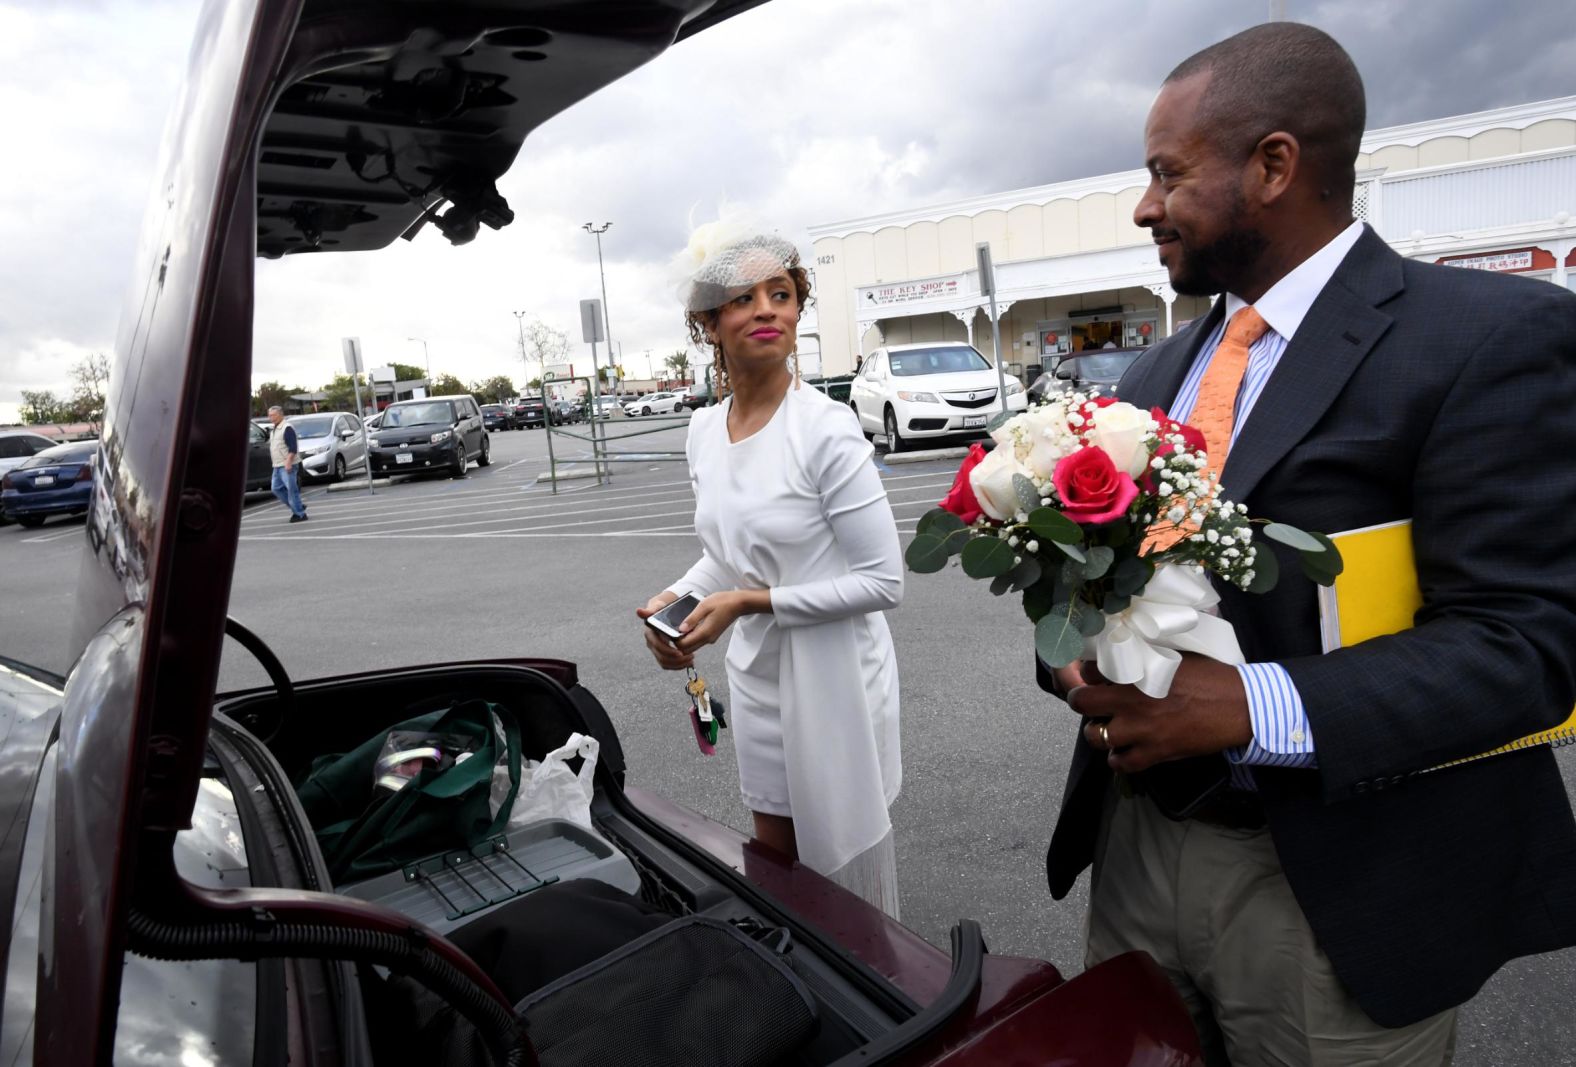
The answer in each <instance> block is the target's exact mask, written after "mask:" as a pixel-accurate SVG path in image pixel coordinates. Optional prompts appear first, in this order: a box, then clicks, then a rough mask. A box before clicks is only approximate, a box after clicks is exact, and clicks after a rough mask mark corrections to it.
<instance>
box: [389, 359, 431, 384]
mask: <svg viewBox="0 0 1576 1067" xmlns="http://www.w3.org/2000/svg"><path fill="white" fill-rule="evenodd" d="M389 366H390V367H393V368H394V377H395V378H397V379H399V380H400V381H402V382H413V381H415V380H416V379H417V378H426V377H427V371H426V369H425V368H423V367H418V366H416V365H415V364H414V363H390V364H389Z"/></svg>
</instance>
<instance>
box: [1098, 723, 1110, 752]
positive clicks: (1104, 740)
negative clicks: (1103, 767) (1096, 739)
mask: <svg viewBox="0 0 1576 1067" xmlns="http://www.w3.org/2000/svg"><path fill="white" fill-rule="evenodd" d="M1100 743H1101V744H1102V745H1104V746H1105V750H1106V751H1107V752H1109V751H1110V750H1111V734H1110V733H1109V732H1108V731H1107V730H1106V728H1105V723H1101V724H1100Z"/></svg>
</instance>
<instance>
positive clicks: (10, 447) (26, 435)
mask: <svg viewBox="0 0 1576 1067" xmlns="http://www.w3.org/2000/svg"><path fill="white" fill-rule="evenodd" d="M59 443H60V442H58V441H52V440H50V439H49V438H47V437H45V436H44V435H43V434H40V433H34V432H33V431H32V430H14V429H13V430H0V475H3V474H4V473H5V472H6V471H9V470H15V469H16V468H17V467H20V466H21V465H22V464H23V463H25V462H26V461H27V460H29V459H31V458H32V457H34V456H36V455H38V453H40V452H42V451H43V450H44V449H46V448H54V447H55V446H56V445H57V444H59ZM10 521H11V520H10V519H8V518H6V517H5V512H4V511H0V526H4V525H6V524H7V523H9V522H10Z"/></svg>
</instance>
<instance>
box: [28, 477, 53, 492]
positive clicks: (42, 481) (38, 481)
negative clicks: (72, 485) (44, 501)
mask: <svg viewBox="0 0 1576 1067" xmlns="http://www.w3.org/2000/svg"><path fill="white" fill-rule="evenodd" d="M54 484H55V476H54V475H53V474H40V475H39V476H38V477H37V478H34V479H33V487H34V488H35V489H42V488H44V487H45V486H49V485H54Z"/></svg>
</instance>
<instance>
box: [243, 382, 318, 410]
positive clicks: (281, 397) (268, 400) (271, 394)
mask: <svg viewBox="0 0 1576 1067" xmlns="http://www.w3.org/2000/svg"><path fill="white" fill-rule="evenodd" d="M304 392H306V390H305V389H299V388H296V389H292V388H287V387H286V386H283V385H280V384H279V383H278V382H264V383H263V384H262V385H259V386H258V387H257V392H256V393H254V394H253V395H252V414H253V415H254V416H259V417H260V416H263V415H266V414H268V409H269V408H271V407H274V406H275V405H277V406H279V407H281V408H282V407H284V406H285V403H286V402H287V401H288V400H289V399H290V398H291V397H292V396H295V395H296V394H297V393H304Z"/></svg>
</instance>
